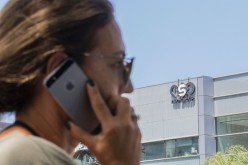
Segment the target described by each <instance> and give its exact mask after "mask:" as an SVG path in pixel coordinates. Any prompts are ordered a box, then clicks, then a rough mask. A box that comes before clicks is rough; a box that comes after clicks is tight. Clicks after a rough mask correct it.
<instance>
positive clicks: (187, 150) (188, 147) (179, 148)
mask: <svg viewBox="0 0 248 165" xmlns="http://www.w3.org/2000/svg"><path fill="white" fill-rule="evenodd" d="M197 154H198V138H196V137H193V138H184V139H177V140H176V157H180V156H190V155H197Z"/></svg>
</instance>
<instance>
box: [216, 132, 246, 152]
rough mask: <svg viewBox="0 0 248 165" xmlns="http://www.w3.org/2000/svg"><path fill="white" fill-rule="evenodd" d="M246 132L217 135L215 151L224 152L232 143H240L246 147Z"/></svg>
mask: <svg viewBox="0 0 248 165" xmlns="http://www.w3.org/2000/svg"><path fill="white" fill-rule="evenodd" d="M247 139H248V134H239V135H228V136H220V137H217V151H221V152H225V151H226V150H227V149H228V148H229V147H230V146H232V145H238V144H239V145H242V146H244V147H245V148H248V142H247Z"/></svg>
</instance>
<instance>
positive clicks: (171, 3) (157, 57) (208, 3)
mask: <svg viewBox="0 0 248 165" xmlns="http://www.w3.org/2000/svg"><path fill="white" fill-rule="evenodd" d="M111 1H112V2H113V4H114V6H115V10H116V11H115V13H116V19H117V20H118V22H119V24H120V26H121V29H122V33H123V37H124V41H125V43H126V47H127V54H128V55H130V56H135V57H136V61H135V64H134V70H133V74H132V79H133V82H134V85H135V87H136V88H137V87H143V86H150V85H155V84H160V83H165V82H171V81H175V80H178V79H185V78H188V77H192V78H193V77H197V76H202V75H206V76H211V77H218V76H222V75H228V74H234V73H240V72H246V71H248V64H247V61H248V22H247V21H248V19H247V16H248V10H247V9H248V1H247V0H111ZM5 2H6V0H1V2H0V6H3V4H4V3H5Z"/></svg>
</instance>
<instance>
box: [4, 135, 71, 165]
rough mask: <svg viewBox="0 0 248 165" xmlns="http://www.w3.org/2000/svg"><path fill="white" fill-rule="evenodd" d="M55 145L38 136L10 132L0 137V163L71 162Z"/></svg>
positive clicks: (42, 164) (43, 164)
mask: <svg viewBox="0 0 248 165" xmlns="http://www.w3.org/2000/svg"><path fill="white" fill-rule="evenodd" d="M73 162H74V161H73V160H72V159H71V158H70V157H69V156H68V155H67V154H66V153H65V152H64V151H63V150H62V149H60V148H59V147H57V146H56V145H54V144H52V143H50V142H48V141H46V140H44V139H42V138H38V137H34V136H27V135H22V134H20V133H19V132H12V133H10V134H9V135H7V136H5V137H2V138H1V139H0V164H5V165H12V164H20V165H24V164H25V165H27V164H37V165H45V164H46V165H48V164H54V165H56V164H61V165H63V164H73Z"/></svg>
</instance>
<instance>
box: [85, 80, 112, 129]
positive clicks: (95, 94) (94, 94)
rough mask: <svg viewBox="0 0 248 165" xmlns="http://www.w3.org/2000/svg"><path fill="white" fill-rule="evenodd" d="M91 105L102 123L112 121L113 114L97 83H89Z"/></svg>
mask: <svg viewBox="0 0 248 165" xmlns="http://www.w3.org/2000/svg"><path fill="white" fill-rule="evenodd" d="M87 90H88V95H89V99H90V102H91V106H92V109H93V111H94V112H95V115H96V117H97V118H98V120H99V121H100V123H101V124H102V125H104V124H107V123H108V122H110V121H112V120H111V119H112V115H111V112H110V110H109V108H108V107H107V105H106V103H105V101H104V100H103V98H102V96H101V94H100V92H99V90H98V88H97V86H96V85H95V84H89V83H88V84H87Z"/></svg>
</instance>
